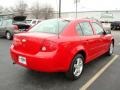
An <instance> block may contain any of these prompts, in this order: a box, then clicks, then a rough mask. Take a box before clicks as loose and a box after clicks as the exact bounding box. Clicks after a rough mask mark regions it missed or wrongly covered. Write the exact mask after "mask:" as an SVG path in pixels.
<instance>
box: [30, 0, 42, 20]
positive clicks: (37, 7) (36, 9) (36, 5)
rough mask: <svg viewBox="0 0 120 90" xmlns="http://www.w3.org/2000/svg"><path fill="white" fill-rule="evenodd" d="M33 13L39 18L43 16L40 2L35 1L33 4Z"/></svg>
mask: <svg viewBox="0 0 120 90" xmlns="http://www.w3.org/2000/svg"><path fill="white" fill-rule="evenodd" d="M31 13H32V15H33V16H34V17H35V18H36V19H39V18H40V17H41V16H40V15H41V14H40V13H41V7H40V4H39V3H38V2H36V3H34V4H33V6H32V7H31Z"/></svg>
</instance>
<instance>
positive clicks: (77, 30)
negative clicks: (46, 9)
mask: <svg viewBox="0 0 120 90" xmlns="http://www.w3.org/2000/svg"><path fill="white" fill-rule="evenodd" d="M113 49H114V38H113V37H112V35H111V34H110V32H108V31H105V30H104V29H103V27H102V26H101V25H99V24H98V23H97V22H96V21H95V20H86V19H85V20H84V19H76V20H66V19H50V20H45V21H42V22H41V23H39V24H37V25H36V26H35V27H33V28H32V29H31V30H29V31H28V33H21V34H16V35H15V36H14V40H13V43H12V45H11V47H10V52H11V57H12V60H13V62H14V63H15V64H19V65H21V66H23V67H26V68H28V69H32V70H36V71H42V72H65V74H66V76H67V77H68V78H69V79H71V80H76V79H78V78H79V77H80V75H81V73H82V71H83V68H84V64H86V63H88V62H90V61H92V60H94V59H95V58H97V57H99V56H101V55H103V54H105V53H106V54H107V55H112V53H113Z"/></svg>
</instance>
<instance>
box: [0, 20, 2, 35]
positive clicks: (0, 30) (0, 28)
mask: <svg viewBox="0 0 120 90" xmlns="http://www.w3.org/2000/svg"><path fill="white" fill-rule="evenodd" d="M0 35H2V20H1V19H0Z"/></svg>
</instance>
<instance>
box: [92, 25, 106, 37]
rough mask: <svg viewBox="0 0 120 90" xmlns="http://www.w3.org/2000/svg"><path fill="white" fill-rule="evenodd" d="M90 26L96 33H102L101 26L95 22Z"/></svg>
mask: <svg viewBox="0 0 120 90" xmlns="http://www.w3.org/2000/svg"><path fill="white" fill-rule="evenodd" d="M92 26H93V28H94V29H95V31H96V34H98V35H102V34H103V32H104V30H103V28H102V27H101V26H100V25H98V24H97V23H92Z"/></svg>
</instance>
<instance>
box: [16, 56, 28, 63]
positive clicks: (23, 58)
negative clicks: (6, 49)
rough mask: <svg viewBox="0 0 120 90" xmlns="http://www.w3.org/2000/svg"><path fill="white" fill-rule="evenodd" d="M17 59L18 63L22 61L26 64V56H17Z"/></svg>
mask: <svg viewBox="0 0 120 90" xmlns="http://www.w3.org/2000/svg"><path fill="white" fill-rule="evenodd" d="M18 61H19V63H22V64H24V65H26V64H27V62H26V58H25V57H23V56H19V57H18Z"/></svg>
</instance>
